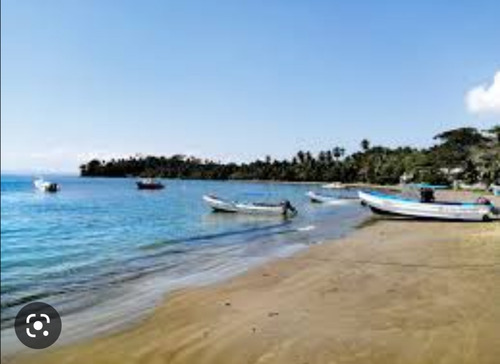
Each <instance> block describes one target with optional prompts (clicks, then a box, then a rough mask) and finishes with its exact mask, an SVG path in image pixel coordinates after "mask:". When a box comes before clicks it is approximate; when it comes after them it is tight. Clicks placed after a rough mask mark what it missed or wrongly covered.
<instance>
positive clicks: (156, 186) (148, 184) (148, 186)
mask: <svg viewBox="0 0 500 364" xmlns="http://www.w3.org/2000/svg"><path fill="white" fill-rule="evenodd" d="M136 184H137V188H138V189H140V190H161V189H163V188H165V186H164V185H163V183H161V182H158V181H155V180H154V179H152V178H146V179H142V180H140V181H137V182H136Z"/></svg>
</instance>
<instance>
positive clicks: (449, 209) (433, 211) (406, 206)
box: [359, 192, 492, 221]
mask: <svg viewBox="0 0 500 364" xmlns="http://www.w3.org/2000/svg"><path fill="white" fill-rule="evenodd" d="M359 197H360V199H361V201H362V202H363V203H364V204H366V205H367V206H369V207H370V209H371V210H372V211H373V212H374V213H377V214H382V215H394V216H401V217H407V218H416V219H426V220H429V219H431V220H449V221H486V220H490V219H491V218H492V207H491V206H488V205H482V204H474V203H470V204H469V203H467V204H451V203H450V204H448V203H421V202H419V201H415V200H407V199H403V198H397V197H393V196H390V195H381V194H373V193H365V192H359Z"/></svg>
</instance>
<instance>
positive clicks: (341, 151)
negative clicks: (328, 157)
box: [332, 147, 345, 162]
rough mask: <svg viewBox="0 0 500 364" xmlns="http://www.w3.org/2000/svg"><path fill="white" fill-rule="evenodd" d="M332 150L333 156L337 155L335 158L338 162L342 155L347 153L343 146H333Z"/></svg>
mask: <svg viewBox="0 0 500 364" xmlns="http://www.w3.org/2000/svg"><path fill="white" fill-rule="evenodd" d="M332 152H333V156H334V157H335V159H336V160H337V162H338V160H339V159H340V158H341V157H343V156H344V154H345V149H344V148H341V147H335V148H333V150H332Z"/></svg>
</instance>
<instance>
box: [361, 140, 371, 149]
mask: <svg viewBox="0 0 500 364" xmlns="http://www.w3.org/2000/svg"><path fill="white" fill-rule="evenodd" d="M361 149H362V150H363V152H366V151H367V150H369V149H370V141H369V140H368V139H363V140H362V141H361Z"/></svg>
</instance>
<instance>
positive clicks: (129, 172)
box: [80, 126, 500, 184]
mask: <svg viewBox="0 0 500 364" xmlns="http://www.w3.org/2000/svg"><path fill="white" fill-rule="evenodd" d="M435 140H436V141H437V143H436V144H435V145H434V146H432V147H430V148H423V149H417V148H411V147H398V148H387V147H383V146H371V143H370V142H369V140H367V139H363V140H362V141H361V142H360V150H359V151H357V152H354V153H352V154H346V150H345V149H344V148H343V147H341V146H335V147H333V148H331V149H328V150H323V151H320V152H319V153H316V154H314V153H312V152H310V151H302V150H301V151H299V152H297V153H296V155H294V156H293V157H292V158H291V159H290V160H274V159H272V158H271V156H267V157H265V158H264V159H263V160H256V161H254V162H251V163H239V164H237V163H220V162H215V161H211V160H202V159H199V158H195V157H189V156H183V155H174V156H171V157H155V156H145V157H143V156H136V157H131V158H128V159H112V160H109V161H100V160H92V161H90V162H88V163H86V164H84V165H82V166H81V167H80V168H81V175H82V176H105V177H126V176H147V177H166V178H190V179H219V180H227V179H258V180H280V181H342V182H366V183H377V184H394V183H398V182H399V181H400V179H401V176H409V177H410V178H411V179H412V180H414V181H419V182H430V183H451V182H452V181H453V180H454V179H462V180H464V181H466V182H468V183H475V182H479V181H483V182H485V183H488V182H492V181H495V180H497V179H499V178H500V126H496V127H494V128H492V129H490V130H488V131H479V130H477V129H475V128H459V129H454V130H449V131H446V132H443V133H441V134H438V135H437V136H436V137H435Z"/></svg>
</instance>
